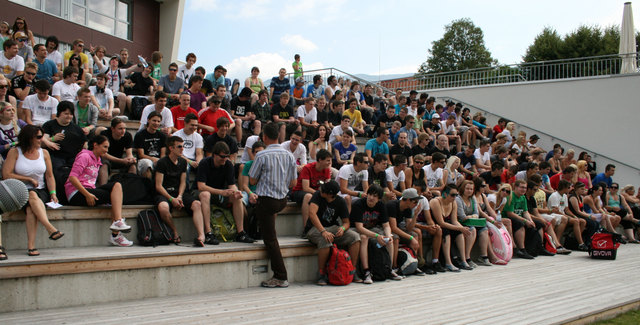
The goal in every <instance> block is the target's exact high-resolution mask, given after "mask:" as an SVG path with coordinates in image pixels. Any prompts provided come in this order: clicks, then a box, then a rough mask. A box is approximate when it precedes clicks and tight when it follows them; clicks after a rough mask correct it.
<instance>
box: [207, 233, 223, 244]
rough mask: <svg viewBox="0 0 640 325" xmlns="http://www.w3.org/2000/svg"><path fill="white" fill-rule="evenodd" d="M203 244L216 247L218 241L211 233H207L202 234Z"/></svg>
mask: <svg viewBox="0 0 640 325" xmlns="http://www.w3.org/2000/svg"><path fill="white" fill-rule="evenodd" d="M204 243H205V244H209V245H218V244H220V241H219V240H218V239H217V238H216V236H214V235H213V233H211V232H208V233H206V234H204Z"/></svg>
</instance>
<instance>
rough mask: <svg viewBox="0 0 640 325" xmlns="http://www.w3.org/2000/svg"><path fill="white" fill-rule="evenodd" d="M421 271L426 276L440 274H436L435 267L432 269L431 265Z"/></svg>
mask: <svg viewBox="0 0 640 325" xmlns="http://www.w3.org/2000/svg"><path fill="white" fill-rule="evenodd" d="M421 270H422V271H423V272H424V273H425V274H429V275H434V274H438V272H436V270H434V269H433V267H431V265H425V267H423V268H421Z"/></svg>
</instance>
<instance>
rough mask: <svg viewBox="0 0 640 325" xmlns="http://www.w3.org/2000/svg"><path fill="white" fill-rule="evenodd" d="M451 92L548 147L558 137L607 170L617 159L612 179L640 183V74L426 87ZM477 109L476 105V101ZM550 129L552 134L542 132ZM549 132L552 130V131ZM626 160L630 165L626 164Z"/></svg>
mask: <svg viewBox="0 0 640 325" xmlns="http://www.w3.org/2000/svg"><path fill="white" fill-rule="evenodd" d="M427 93H429V96H434V97H437V98H443V97H451V98H454V101H460V102H463V103H464V104H467V105H469V106H475V107H477V108H479V109H481V110H486V111H488V112H491V113H493V114H495V115H494V116H489V121H488V122H489V124H491V125H493V124H495V122H496V121H497V117H498V116H502V117H505V118H507V119H510V120H512V121H514V122H516V124H518V125H519V128H518V130H524V131H525V132H527V136H530V135H532V134H534V133H536V134H538V135H539V136H540V137H541V140H540V144H541V145H542V146H543V148H545V149H547V150H548V149H550V148H552V146H553V143H556V142H560V143H562V144H563V147H565V148H573V149H574V150H575V151H576V156H577V153H579V152H580V151H583V150H584V151H588V152H590V153H592V156H594V157H595V160H596V162H597V163H598V170H599V171H601V170H604V167H605V165H606V164H608V163H613V164H614V165H616V167H617V168H616V175H615V176H614V180H616V181H617V182H619V183H620V184H621V185H622V186H624V184H627V183H632V184H634V185H636V186H638V185H640V162H639V161H640V132H639V129H640V74H628V75H615V76H603V77H592V78H576V79H564V80H557V81H553V80H550V81H536V82H527V83H515V84H505V85H488V86H476V87H463V88H451V89H437V90H429V91H427ZM472 112H473V107H472ZM543 133H547V134H548V135H544V134H543ZM549 135H550V136H549ZM625 165H626V166H625Z"/></svg>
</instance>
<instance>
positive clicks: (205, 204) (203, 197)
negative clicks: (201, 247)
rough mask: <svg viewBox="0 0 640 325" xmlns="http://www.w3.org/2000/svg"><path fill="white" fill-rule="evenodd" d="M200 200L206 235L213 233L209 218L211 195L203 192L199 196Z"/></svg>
mask: <svg viewBox="0 0 640 325" xmlns="http://www.w3.org/2000/svg"><path fill="white" fill-rule="evenodd" d="M198 198H199V199H200V206H201V208H202V223H203V224H204V233H205V234H206V233H210V232H211V222H210V221H209V218H210V216H211V193H209V192H206V191H203V192H200V195H199V196H198Z"/></svg>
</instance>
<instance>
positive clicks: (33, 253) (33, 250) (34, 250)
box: [27, 248, 40, 256]
mask: <svg viewBox="0 0 640 325" xmlns="http://www.w3.org/2000/svg"><path fill="white" fill-rule="evenodd" d="M27 255H29V256H40V252H38V249H37V248H31V249H29V251H28V252H27Z"/></svg>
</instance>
